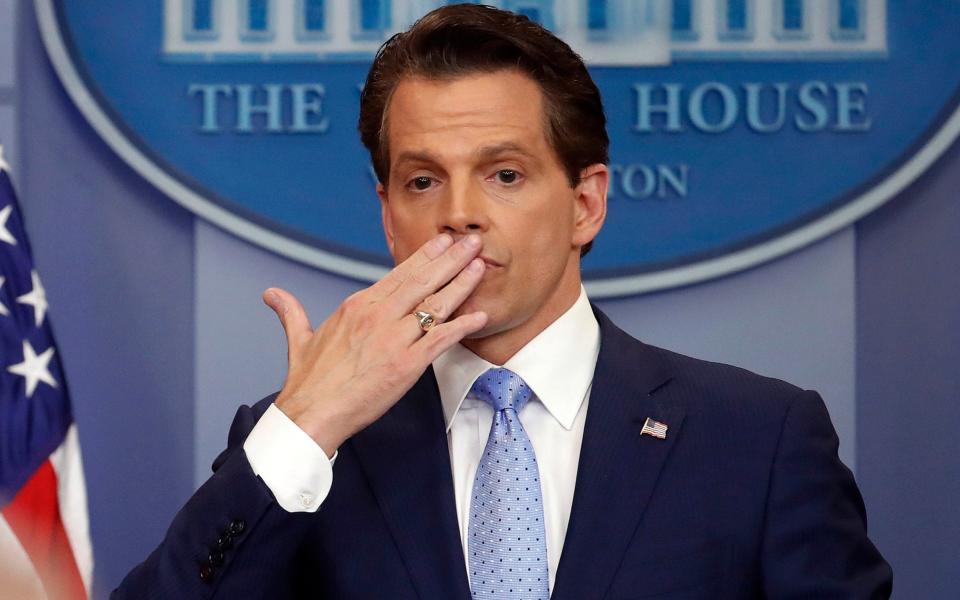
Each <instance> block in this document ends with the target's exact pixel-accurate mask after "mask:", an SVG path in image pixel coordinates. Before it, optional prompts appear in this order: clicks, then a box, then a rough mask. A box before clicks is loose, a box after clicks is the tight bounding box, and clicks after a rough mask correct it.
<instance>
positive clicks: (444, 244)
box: [434, 233, 453, 250]
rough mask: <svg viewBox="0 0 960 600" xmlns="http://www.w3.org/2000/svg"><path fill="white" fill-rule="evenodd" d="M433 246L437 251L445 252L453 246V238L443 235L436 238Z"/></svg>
mask: <svg viewBox="0 0 960 600" xmlns="http://www.w3.org/2000/svg"><path fill="white" fill-rule="evenodd" d="M434 244H436V246H437V250H446V249H447V248H449V247H450V246H452V245H453V238H452V237H450V236H449V235H447V234H445V233H444V234H442V235H440V236H439V237H438V238H436V241H435V242H434Z"/></svg>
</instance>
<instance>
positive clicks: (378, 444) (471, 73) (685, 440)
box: [115, 5, 891, 600]
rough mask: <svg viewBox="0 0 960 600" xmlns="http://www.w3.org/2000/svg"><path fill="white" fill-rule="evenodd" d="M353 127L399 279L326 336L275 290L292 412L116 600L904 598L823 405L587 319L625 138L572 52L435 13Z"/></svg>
mask: <svg viewBox="0 0 960 600" xmlns="http://www.w3.org/2000/svg"><path fill="white" fill-rule="evenodd" d="M360 112H361V114H360V131H361V136H362V138H363V141H364V143H365V145H366V146H367V147H368V149H369V150H370V152H371V157H372V159H373V163H374V167H375V169H376V171H377V175H378V177H379V180H380V182H381V183H380V184H379V185H378V188H377V191H378V194H379V196H380V200H381V204H382V216H383V227H384V232H385V234H386V238H387V243H388V246H389V248H390V251H391V253H392V254H393V256H394V258H395V259H396V261H397V263H398V266H397V267H396V268H395V269H394V270H393V271H392V272H390V273H389V274H388V275H387V276H386V277H385V278H384V279H383V280H381V281H380V282H378V283H376V284H374V285H373V286H371V287H370V288H368V289H365V290H363V291H361V292H358V293H357V294H355V295H353V296H351V297H350V298H348V299H347V300H346V301H345V302H344V303H343V304H342V305H341V306H340V308H339V309H338V310H337V311H336V312H335V313H334V314H333V315H332V316H331V317H330V318H328V319H327V320H326V321H325V322H324V323H323V324H322V325H320V327H319V328H317V329H316V330H314V329H313V328H312V327H311V325H310V323H309V321H308V319H307V315H306V314H305V312H304V310H303V308H302V306H301V305H300V303H299V302H298V301H297V300H296V299H295V298H294V297H293V296H292V295H290V294H289V293H287V292H285V291H283V290H279V289H269V290H267V291H266V292H265V295H264V299H265V301H266V302H267V304H268V305H270V307H271V308H273V309H274V311H276V313H277V314H278V316H279V317H280V320H281V322H282V324H283V327H284V330H285V332H286V335H287V340H288V363H289V370H288V374H287V379H286V382H285V383H284V386H283V389H282V390H281V392H280V393H279V394H277V395H275V396H271V397H269V398H266V399H264V400H263V401H261V402H260V403H258V404H257V405H256V406H254V407H253V408H248V407H243V408H241V409H240V411H239V412H238V414H237V417H236V418H235V420H234V424H233V426H232V428H231V431H230V439H229V446H228V448H227V450H226V451H225V452H224V453H223V454H222V455H221V456H220V457H219V458H218V459H217V461H216V462H215V464H214V469H215V473H214V475H213V476H212V477H211V478H210V480H208V481H207V482H206V483H205V484H204V485H203V486H202V487H201V488H200V490H198V491H197V493H196V494H195V495H194V496H193V498H191V499H190V501H189V502H188V503H187V505H186V506H185V507H184V508H183V510H181V512H180V513H179V514H178V515H177V517H176V519H175V520H174V522H173V524H172V525H171V527H170V530H169V532H168V534H167V537H166V539H165V540H164V541H163V543H162V544H161V545H160V547H159V548H157V550H156V551H155V552H154V553H153V554H151V556H150V557H149V558H148V559H147V560H146V561H145V562H144V563H143V564H141V565H140V566H138V567H137V568H136V569H134V570H133V571H132V572H131V573H130V575H128V577H127V578H126V579H125V580H124V582H123V583H122V585H121V587H120V588H119V589H118V590H117V591H116V593H115V595H116V597H118V598H144V597H154V598H168V597H169V598H187V597H190V598H192V597H203V598H207V597H215V598H261V597H264V598H285V597H301V596H310V597H322V598H425V599H426V598H429V599H433V598H469V597H471V595H472V596H473V597H474V598H498V599H499V598H547V597H548V596H549V597H552V598H571V599H577V600H580V599H588V598H635V597H645V596H657V597H663V598H715V597H726V598H758V597H774V598H781V597H798V598H800V597H803V598H813V597H816V598H821V597H823V598H826V597H829V598H874V597H886V596H888V595H889V593H890V585H891V583H890V581H891V574H890V569H889V567H888V566H887V565H886V563H885V562H884V561H883V559H882V557H881V556H880V555H879V553H878V552H877V550H876V548H875V547H874V546H873V544H872V543H871V542H870V541H869V539H868V538H867V535H866V526H865V518H864V514H863V505H862V501H861V498H860V495H859V492H858V491H857V488H856V485H855V483H854V481H853V478H852V476H851V474H850V472H849V471H848V470H847V469H846V468H845V467H844V466H843V465H842V464H841V463H840V461H839V459H838V458H837V454H836V450H837V439H836V435H835V433H834V431H833V427H832V425H831V424H830V421H829V417H828V416H827V414H826V410H825V408H824V405H823V403H822V401H821V400H820V398H819V397H818V396H817V395H816V394H814V393H812V392H804V391H801V390H799V389H797V388H794V387H793V386H790V385H789V384H786V383H783V382H780V381H775V380H770V379H766V378H762V377H759V376H757V375H753V374H751V373H748V372H746V371H742V370H739V369H735V368H733V367H728V366H724V365H717V364H710V363H705V362H702V361H697V360H694V359H690V358H686V357H683V356H679V355H676V354H673V353H670V352H667V351H665V350H660V349H656V348H653V347H650V346H647V345H645V344H642V343H640V342H638V341H637V340H634V339H632V338H630V337H629V336H628V335H626V334H625V333H623V332H622V331H620V330H619V329H617V328H616V326H614V325H613V324H612V323H610V321H609V320H608V319H607V318H606V317H605V316H604V315H603V314H602V313H600V312H599V311H596V310H595V309H591V306H590V305H589V303H588V301H587V299H586V296H585V294H584V292H583V289H582V286H581V281H580V257H581V255H582V254H583V253H585V252H586V251H588V250H589V247H590V244H591V243H592V241H593V239H594V237H595V236H596V235H597V233H598V232H599V230H600V228H601V225H602V223H603V220H604V217H605V215H606V190H607V184H608V177H609V174H608V170H607V167H606V166H605V165H606V162H607V136H606V133H605V131H604V127H605V121H604V117H603V109H602V105H601V103H600V96H599V92H598V91H597V89H596V86H595V85H594V84H593V82H592V81H591V79H590V77H589V75H588V73H587V71H586V69H585V67H584V65H583V63H582V62H581V61H580V59H579V57H577V56H576V55H575V54H574V53H573V52H572V51H571V50H570V49H569V48H568V47H567V46H566V45H565V44H564V43H563V42H561V41H560V40H558V39H556V38H555V37H553V36H552V35H551V34H549V32H547V31H545V30H544V29H542V28H540V27H539V26H537V25H535V24H533V23H531V22H529V21H528V20H526V19H524V18H522V17H518V16H515V15H512V14H510V13H506V12H502V11H498V10H495V9H491V8H486V7H480V6H472V5H459V6H448V7H444V8H441V9H438V10H437V11H434V12H433V13H431V14H429V15H428V16H426V17H424V18H423V19H422V20H421V21H419V22H418V23H417V24H416V25H414V27H413V28H412V29H411V30H410V31H409V32H406V33H404V34H401V35H399V36H396V37H394V38H393V39H391V40H390V41H389V42H387V43H386V44H385V46H384V47H383V48H382V49H381V51H380V53H379V54H378V56H377V58H376V60H375V61H374V64H373V66H372V67H371V70H370V74H369V77H368V80H367V83H366V86H365V88H364V92H363V95H362V98H361V111H360ZM334 463H335V467H333V464H334ZM334 480H335V482H334Z"/></svg>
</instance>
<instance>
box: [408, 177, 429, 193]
mask: <svg viewBox="0 0 960 600" xmlns="http://www.w3.org/2000/svg"><path fill="white" fill-rule="evenodd" d="M432 185H433V179H431V178H429V177H427V176H425V175H421V176H420V177H414V178H413V179H411V180H410V183H408V184H407V187H408V188H410V189H412V190H414V191H417V192H424V191H426V190H429V189H430V187H431V186H432Z"/></svg>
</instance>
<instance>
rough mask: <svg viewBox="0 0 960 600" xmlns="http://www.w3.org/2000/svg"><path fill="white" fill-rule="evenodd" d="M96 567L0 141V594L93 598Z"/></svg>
mask: <svg viewBox="0 0 960 600" xmlns="http://www.w3.org/2000/svg"><path fill="white" fill-rule="evenodd" d="M92 573H93V552H92V549H91V546H90V536H89V532H88V521H87V496H86V489H85V485H84V480H83V467H82V465H81V462H80V446H79V444H78V441H77V429H76V425H74V423H73V413H72V410H71V407H70V396H69V394H68V393H67V387H66V382H65V380H64V376H63V367H62V365H61V364H60V357H59V354H58V353H57V350H56V347H55V344H54V340H53V331H52V329H51V327H50V319H49V317H48V315H47V299H46V294H45V293H44V290H43V285H42V284H41V282H40V277H39V275H37V271H36V269H34V266H33V259H32V258H31V254H30V244H29V243H28V242H27V236H26V233H25V231H24V229H23V221H22V220H21V218H20V209H19V207H18V205H17V199H16V196H15V195H14V191H13V184H12V182H11V180H10V173H9V168H8V165H7V164H6V163H5V162H4V160H3V149H2V147H0V596H2V597H3V598H17V599H21V598H22V599H28V598H49V599H50V600H60V599H65V600H75V599H81V598H88V597H89V593H90V583H91V576H92Z"/></svg>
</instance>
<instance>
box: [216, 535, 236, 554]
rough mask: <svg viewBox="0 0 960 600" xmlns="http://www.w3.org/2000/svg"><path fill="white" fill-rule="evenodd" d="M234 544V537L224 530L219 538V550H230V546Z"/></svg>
mask: <svg viewBox="0 0 960 600" xmlns="http://www.w3.org/2000/svg"><path fill="white" fill-rule="evenodd" d="M232 545H233V537H231V536H230V534H229V533H227V532H223V533H221V534H220V537H218V538H217V550H220V551H221V552H222V551H224V550H229V549H230V546H232Z"/></svg>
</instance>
